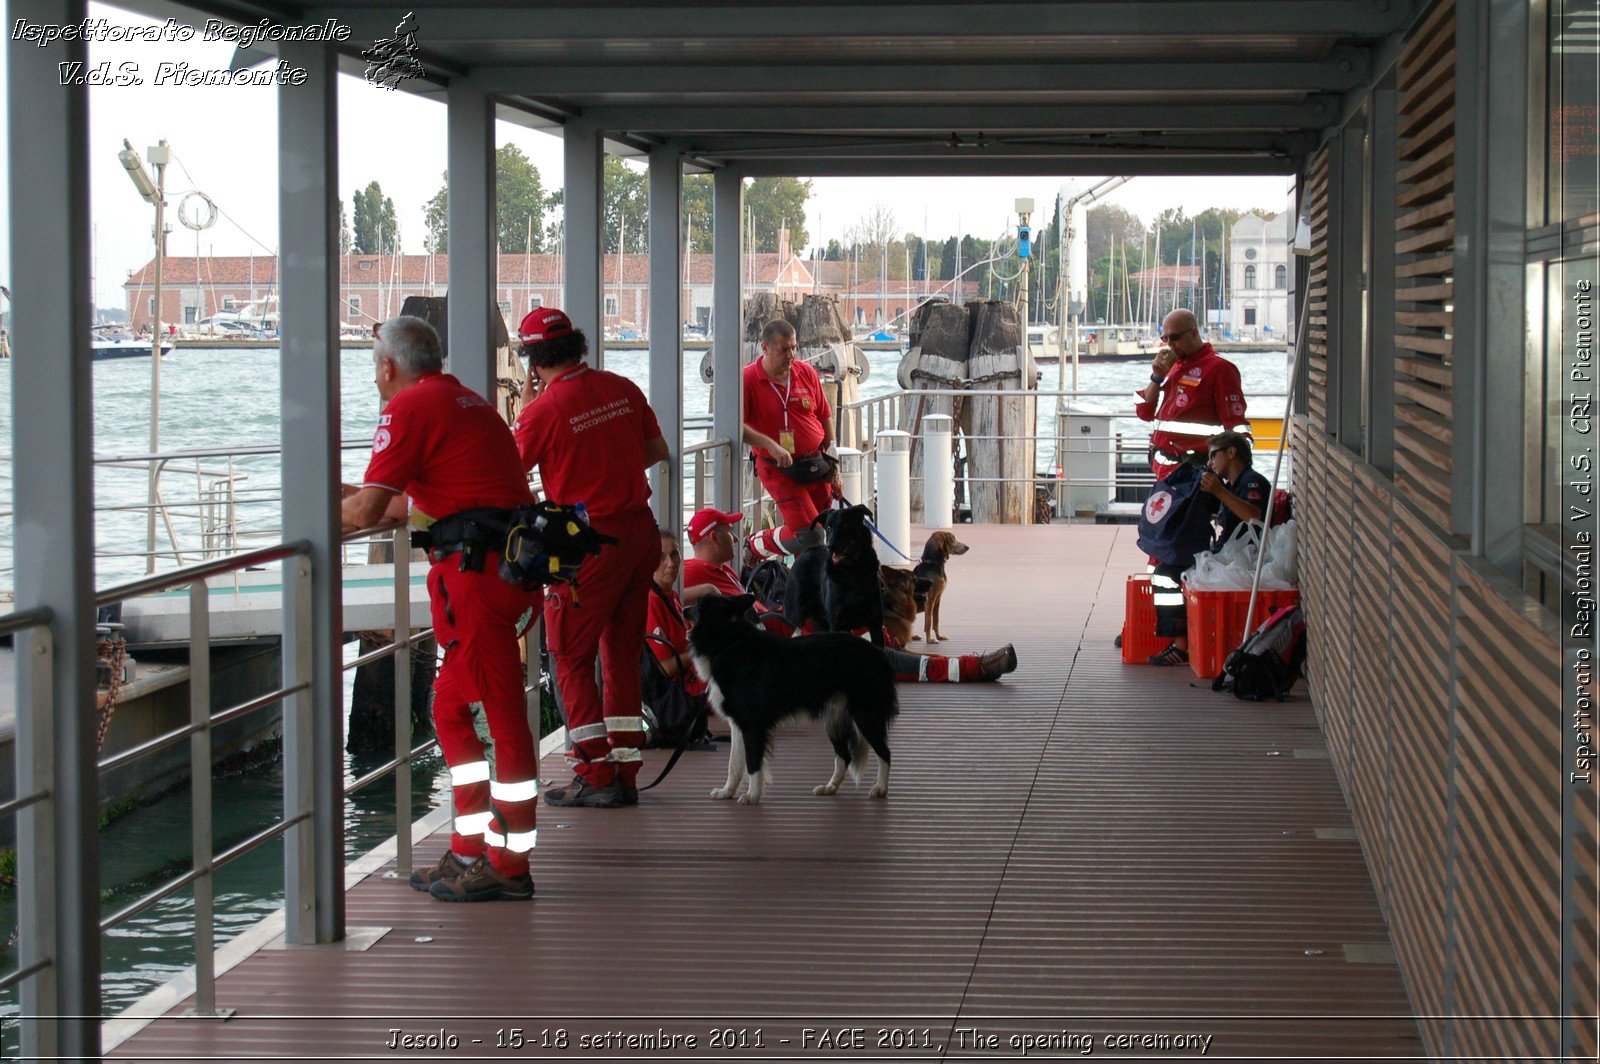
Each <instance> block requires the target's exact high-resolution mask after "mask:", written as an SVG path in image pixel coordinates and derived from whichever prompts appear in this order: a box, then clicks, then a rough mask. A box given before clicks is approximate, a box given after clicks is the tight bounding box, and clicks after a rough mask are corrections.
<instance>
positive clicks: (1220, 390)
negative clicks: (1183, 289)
mask: <svg viewBox="0 0 1600 1064" xmlns="http://www.w3.org/2000/svg"><path fill="white" fill-rule="evenodd" d="M1160 403H1161V405H1160V407H1159V408H1157V406H1156V404H1155V403H1146V402H1141V403H1139V404H1138V405H1137V406H1135V407H1134V412H1135V413H1137V414H1138V415H1139V420H1141V421H1153V422H1155V423H1156V428H1155V431H1154V432H1152V433H1151V434H1150V443H1151V445H1152V446H1155V447H1157V448H1160V449H1161V450H1164V451H1168V452H1171V454H1169V455H1159V454H1158V455H1157V456H1156V459H1155V466H1156V475H1157V476H1158V477H1159V476H1165V475H1166V474H1167V473H1168V472H1170V471H1171V470H1172V469H1173V468H1174V467H1175V465H1176V461H1175V460H1174V459H1173V458H1172V457H1171V455H1182V454H1183V453H1184V452H1186V451H1202V452H1203V451H1204V450H1205V446H1206V440H1208V439H1209V438H1210V437H1212V436H1215V435H1216V434H1217V433H1219V432H1221V431H1222V430H1223V429H1231V428H1234V427H1236V426H1239V425H1244V424H1247V420H1246V418H1245V413H1244V412H1245V401H1244V389H1243V388H1242V387H1241V386H1240V384H1239V367H1237V366H1235V365H1234V364H1233V363H1232V362H1229V361H1228V360H1227V359H1225V358H1223V357H1222V356H1220V355H1218V354H1217V352H1216V351H1215V350H1214V349H1213V348H1212V346H1211V345H1210V344H1202V345H1201V347H1200V350H1198V351H1196V352H1195V353H1194V355H1193V357H1191V358H1186V359H1184V360H1183V361H1181V362H1179V363H1177V364H1176V365H1174V366H1173V367H1172V369H1170V370H1169V371H1167V379H1166V381H1165V382H1164V383H1163V384H1162V386H1161V394H1160ZM1174 422H1193V423H1194V425H1195V427H1194V430H1193V431H1191V432H1185V431H1182V430H1179V429H1175V428H1171V427H1169V426H1171V425H1172V424H1173V423H1174Z"/></svg>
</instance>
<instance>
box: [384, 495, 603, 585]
mask: <svg viewBox="0 0 1600 1064" xmlns="http://www.w3.org/2000/svg"><path fill="white" fill-rule="evenodd" d="M616 542H618V541H617V539H616V538H615V537H612V536H607V535H602V534H601V533H599V532H596V531H595V530H594V529H593V528H591V527H590V526H589V519H588V517H587V516H586V515H584V514H583V513H582V512H581V511H579V510H578V509H577V508H576V507H572V506H561V505H559V504H557V503H553V502H537V503H529V504H528V505H526V506H518V507H516V508H515V509H495V508H486V509H475V510H462V511H460V512H458V513H453V514H451V515H450V516H449V517H443V518H440V519H439V520H438V521H435V522H434V523H433V524H432V525H431V526H430V527H429V528H427V529H425V530H420V531H415V532H413V533H412V534H411V545H412V546H413V547H424V548H426V549H427V551H428V557H429V558H430V559H431V560H432V561H434V562H440V561H443V560H444V559H445V558H448V557H451V556H452V555H455V554H460V555H461V571H462V572H480V571H481V570H482V569H483V566H484V562H485V561H486V560H487V558H488V555H489V554H491V553H499V555H500V568H499V575H500V579H502V580H504V581H505V582H506V583H508V584H513V585H516V586H518V587H521V588H524V589H532V588H535V587H542V586H544V585H546V584H554V583H568V584H576V583H577V573H578V567H579V566H580V565H582V564H583V560H584V559H585V558H587V557H589V556H590V555H598V554H599V553H600V548H601V547H602V546H604V545H606V544H615V543H616Z"/></svg>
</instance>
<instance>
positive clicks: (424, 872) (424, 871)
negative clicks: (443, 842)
mask: <svg viewBox="0 0 1600 1064" xmlns="http://www.w3.org/2000/svg"><path fill="white" fill-rule="evenodd" d="M471 867H472V862H471V861H468V860H466V859H465V858H461V857H457V856H456V852H455V851H454V850H446V851H444V856H443V857H441V858H439V863H438V864H436V865H434V866H433V867H432V868H419V869H417V870H416V871H414V872H412V873H411V889H412V890H427V889H429V888H430V887H432V886H433V885H434V884H435V883H437V882H439V881H440V880H441V879H454V878H455V877H456V876H459V875H460V874H461V873H463V872H465V871H466V870H467V869H468V868H471Z"/></svg>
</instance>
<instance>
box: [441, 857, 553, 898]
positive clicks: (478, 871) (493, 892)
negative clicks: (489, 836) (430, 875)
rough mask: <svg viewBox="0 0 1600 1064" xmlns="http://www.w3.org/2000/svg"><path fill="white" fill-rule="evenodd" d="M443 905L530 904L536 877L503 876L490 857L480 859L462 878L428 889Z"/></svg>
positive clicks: (526, 875)
mask: <svg viewBox="0 0 1600 1064" xmlns="http://www.w3.org/2000/svg"><path fill="white" fill-rule="evenodd" d="M428 893H429V894H432V895H433V896H434V897H435V898H438V899H439V900H440V901H527V900H528V899H529V898H531V897H533V877H532V876H531V875H529V874H528V873H526V872H524V873H522V875H520V876H503V875H501V874H500V873H499V872H496V871H495V868H494V865H492V864H490V863H489V859H488V858H487V857H480V858H478V859H477V860H476V861H474V862H472V864H471V865H470V866H469V867H468V868H467V870H466V871H465V872H462V873H461V874H460V875H458V876H454V877H452V878H450V879H441V880H439V881H438V882H436V883H434V885H433V886H431V887H429V888H428Z"/></svg>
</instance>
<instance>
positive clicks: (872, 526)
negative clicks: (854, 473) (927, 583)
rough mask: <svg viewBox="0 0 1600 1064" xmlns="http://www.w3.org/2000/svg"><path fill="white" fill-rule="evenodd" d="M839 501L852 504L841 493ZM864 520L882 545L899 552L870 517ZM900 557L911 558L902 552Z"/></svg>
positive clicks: (908, 559) (848, 504) (847, 504)
mask: <svg viewBox="0 0 1600 1064" xmlns="http://www.w3.org/2000/svg"><path fill="white" fill-rule="evenodd" d="M839 501H840V502H842V503H844V504H845V505H846V506H852V505H854V504H853V503H852V502H851V501H850V500H849V499H847V498H845V497H844V496H843V495H840V496H839ZM865 520H866V522H867V527H868V528H870V529H872V534H873V535H874V536H877V537H878V538H879V539H881V540H883V545H884V546H885V547H888V548H889V549H890V550H892V551H894V552H895V553H896V554H900V548H899V547H896V546H895V545H894V544H893V543H890V542H889V539H888V537H887V536H885V535H884V534H883V533H882V532H879V531H878V526H877V525H875V524H873V523H872V520H871V518H866V519H865ZM900 557H902V558H905V560H906V561H908V562H909V561H910V560H911V559H910V558H906V556H905V555H904V554H900Z"/></svg>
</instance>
